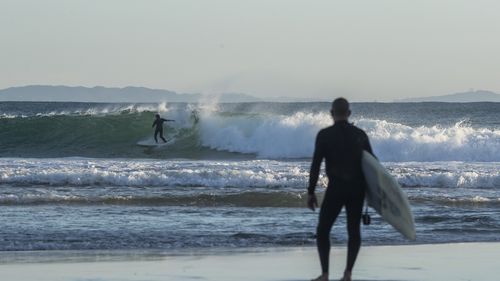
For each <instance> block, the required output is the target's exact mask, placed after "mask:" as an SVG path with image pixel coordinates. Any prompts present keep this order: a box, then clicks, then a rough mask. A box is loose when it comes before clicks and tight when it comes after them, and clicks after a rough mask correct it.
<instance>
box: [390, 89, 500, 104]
mask: <svg viewBox="0 0 500 281" xmlns="http://www.w3.org/2000/svg"><path fill="white" fill-rule="evenodd" d="M396 101H397V102H426V101H429V102H500V95H499V94H496V93H494V92H491V91H484V90H477V91H469V92H463V93H455V94H451V95H444V96H433V97H423V98H410V99H400V100H396Z"/></svg>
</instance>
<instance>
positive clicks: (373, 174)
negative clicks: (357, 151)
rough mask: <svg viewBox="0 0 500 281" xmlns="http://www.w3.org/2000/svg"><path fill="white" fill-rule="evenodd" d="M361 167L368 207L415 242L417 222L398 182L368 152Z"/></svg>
mask: <svg viewBox="0 0 500 281" xmlns="http://www.w3.org/2000/svg"><path fill="white" fill-rule="evenodd" d="M361 166H362V169H363V174H364V175H365V179H366V182H367V185H368V186H367V191H366V197H367V201H368V205H369V206H371V207H372V208H373V209H375V211H377V213H379V214H380V215H381V216H382V218H383V219H384V220H386V221H387V222H388V223H389V224H390V225H392V226H393V227H394V228H395V229H396V230H397V231H399V232H400V233H401V234H403V235H404V236H405V237H406V238H408V239H410V240H415V238H416V234H415V222H414V220H413V214H412V212H411V209H410V203H409V202H408V198H407V197H406V194H405V193H404V192H403V190H402V189H401V187H400V186H399V184H398V182H397V181H396V180H395V179H394V178H393V177H392V176H391V175H390V174H389V172H388V171H387V170H386V169H385V168H384V167H383V166H382V165H381V164H380V162H379V161H378V160H377V159H375V157H373V156H372V155H371V154H370V153H368V152H366V151H363V156H362V159H361Z"/></svg>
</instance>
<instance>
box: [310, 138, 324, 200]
mask: <svg viewBox="0 0 500 281" xmlns="http://www.w3.org/2000/svg"><path fill="white" fill-rule="evenodd" d="M323 157H324V155H323V147H322V143H321V140H320V133H318V136H317V137H316V145H315V147H314V154H313V159H312V163H311V170H310V172H309V187H308V188H307V193H308V194H314V190H315V189H316V184H317V183H318V178H319V172H320V168H321V162H322V161H323Z"/></svg>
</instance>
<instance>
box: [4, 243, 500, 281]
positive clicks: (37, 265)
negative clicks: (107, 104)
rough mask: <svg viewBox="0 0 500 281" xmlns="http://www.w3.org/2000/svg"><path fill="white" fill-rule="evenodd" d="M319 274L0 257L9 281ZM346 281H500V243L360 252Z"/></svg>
mask: <svg viewBox="0 0 500 281" xmlns="http://www.w3.org/2000/svg"><path fill="white" fill-rule="evenodd" d="M345 254H346V248H345V247H338V246H337V247H334V248H333V249H332V252H331V257H332V260H331V264H332V266H333V272H332V273H331V280H338V279H339V278H340V276H341V274H342V271H343V267H344V264H345ZM319 272H320V269H319V262H318V258H317V255H316V249H315V248H313V247H303V248H266V249H264V248H259V249H241V248H239V249H215V250H213V249H210V250H199V251H198V250H183V251H177V252H160V251H143V252H141V251H76V252H74V251H33V252H1V253H0V280H8V281H25V280H40V281H45V280H47V281H49V280H50V281H59V280H65V281H66V280H67V281H119V280H123V281H146V280H148V281H156V280H180V281H188V280H191V281H192V280H214V281H225V280H232V281H233V280H245V281H250V280H256V281H258V280H269V281H292V280H309V279H311V278H312V277H316V276H317V275H318V274H319ZM353 278H354V280H421V281H427V280H436V281H437V280H478V281H479V280H481V281H494V280H500V243H458V244H457V243H456V244H432V245H404V246H370V247H363V248H362V249H361V252H360V255H359V258H358V261H357V264H356V267H355V270H354V273H353Z"/></svg>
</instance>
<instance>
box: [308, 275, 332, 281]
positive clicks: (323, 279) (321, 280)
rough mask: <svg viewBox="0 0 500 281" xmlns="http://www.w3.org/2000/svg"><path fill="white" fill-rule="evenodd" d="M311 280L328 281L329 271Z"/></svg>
mask: <svg viewBox="0 0 500 281" xmlns="http://www.w3.org/2000/svg"><path fill="white" fill-rule="evenodd" d="M311 281H328V273H323V274H321V275H320V276H318V278H316V279H312V280H311Z"/></svg>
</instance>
